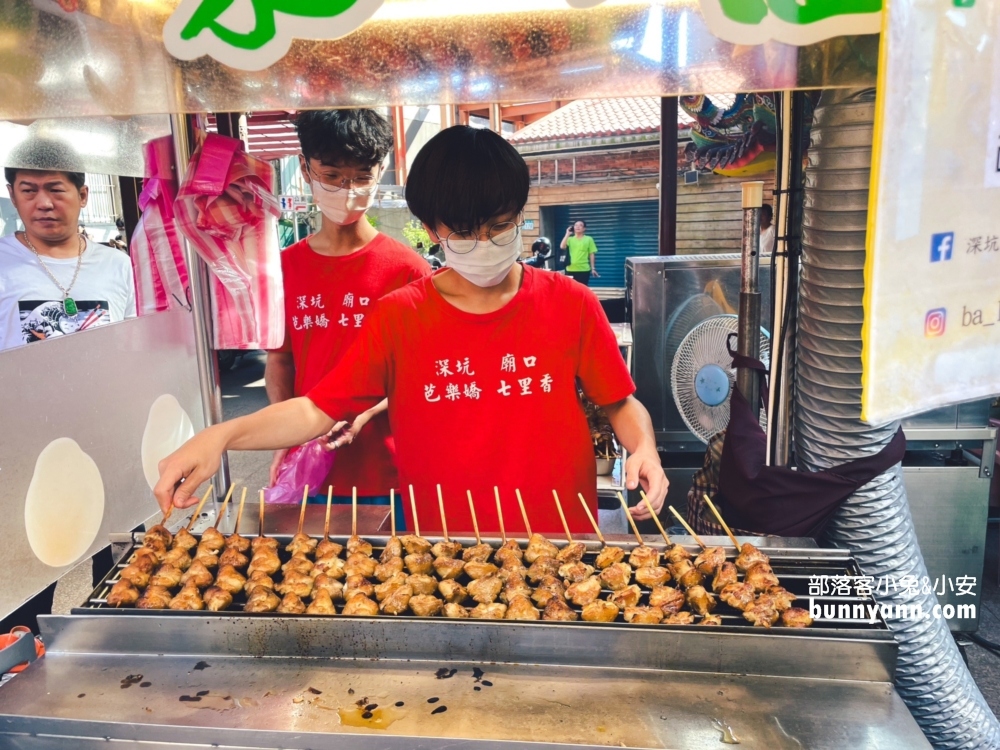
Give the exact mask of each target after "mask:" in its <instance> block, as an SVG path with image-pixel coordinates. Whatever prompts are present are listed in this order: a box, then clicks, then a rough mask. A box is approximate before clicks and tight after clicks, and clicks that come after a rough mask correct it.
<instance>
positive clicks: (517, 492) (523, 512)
mask: <svg viewBox="0 0 1000 750" xmlns="http://www.w3.org/2000/svg"><path fill="white" fill-rule="evenodd" d="M514 494H515V495H517V504H518V505H520V506H521V518H523V519H524V529H525V531H527V532H528V536H531V524H530V523H528V511H526V510H525V509H524V500H522V499H521V490H514Z"/></svg>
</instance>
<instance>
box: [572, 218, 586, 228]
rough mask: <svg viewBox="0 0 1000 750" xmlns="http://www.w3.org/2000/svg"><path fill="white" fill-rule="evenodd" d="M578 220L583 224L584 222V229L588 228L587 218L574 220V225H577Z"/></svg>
mask: <svg viewBox="0 0 1000 750" xmlns="http://www.w3.org/2000/svg"><path fill="white" fill-rule="evenodd" d="M577 221H578V222H580V223H581V224H583V228H584V229H586V228H587V221H586V220H585V219H577V220H576V221H574V222H573V225H574V226H576V222H577Z"/></svg>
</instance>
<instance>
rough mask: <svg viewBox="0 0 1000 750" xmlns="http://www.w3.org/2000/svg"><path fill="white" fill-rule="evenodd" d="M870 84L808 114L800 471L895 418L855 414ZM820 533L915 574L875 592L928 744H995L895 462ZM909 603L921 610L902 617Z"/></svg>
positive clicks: (892, 570)
mask: <svg viewBox="0 0 1000 750" xmlns="http://www.w3.org/2000/svg"><path fill="white" fill-rule="evenodd" d="M874 113H875V105H874V91H871V90H868V91H861V92H857V91H855V92H842V91H841V92H837V91H828V92H824V94H823V98H822V101H821V106H820V107H818V108H817V109H816V114H815V119H814V123H813V129H812V136H811V141H812V143H811V146H810V149H809V157H808V168H807V170H806V189H805V210H804V215H803V227H802V272H801V277H800V279H799V296H800V303H799V310H798V332H797V344H796V354H797V356H796V367H795V390H796V393H795V413H794V419H795V426H794V437H795V450H796V455H797V461H798V463H799V466H800V467H801V468H803V469H809V470H819V469H826V468H830V467H833V466H837V465H838V464H841V463H844V462H846V461H849V460H851V459H855V458H859V457H861V456H865V455H870V454H873V453H876V452H878V451H879V450H881V449H882V447H883V446H884V445H885V444H886V443H888V442H889V440H890V439H891V438H892V436H893V435H894V434H895V432H896V429H897V427H898V426H899V425H898V424H897V423H891V424H886V425H880V426H877V427H871V426H869V425H866V424H863V423H862V422H861V421H860V419H859V417H860V414H861V321H862V317H863V311H862V295H863V294H864V261H865V229H866V222H867V207H868V177H869V172H870V169H871V144H872V130H873V126H872V123H873V120H874ZM826 536H827V538H826V541H827V542H828V543H830V544H832V545H834V546H838V547H847V548H849V549H850V550H851V551H852V552H853V553H854V555H855V557H856V558H857V560H858V564H859V565H860V566H861V569H862V571H863V572H864V574H865V575H867V576H873V577H874V578H875V580H876V581H879V580H880V579H881V580H884V581H895V582H896V583H897V584H898V583H899V582H900V581H901V580H911V579H904V576H916V580H917V581H919V582H921V585H920V586H919V587H918V588H917V589H916V590H915V591H914V590H912V589H911V591H910V592H908V591H907V590H906V588H904V587H899V586H897V587H896V590H891V589H890V590H889V591H888V593H882V592H881V591H880V592H879V594H878V595H877V599H878V600H879V603H880V604H882V605H891V607H892V610H891V614H890V616H888V617H886V619H887V621H888V624H889V627H890V628H891V629H892V632H893V635H894V636H895V638H896V641H897V642H898V644H899V662H898V666H897V671H896V686H897V689H898V690H899V693H900V695H901V696H902V698H903V700H904V701H905V702H906V705H907V706H909V708H910V711H911V712H912V714H913V716H914V718H915V719H916V720H917V723H918V724H919V725H920V727H921V728H922V729H923V731H924V734H925V735H926V736H927V739H928V740H929V741H930V742H931V744H932V745H934V747H936V748H1000V723H998V722H997V719H996V717H995V716H994V715H993V713H992V712H991V711H990V709H989V706H988V705H987V704H986V701H985V700H984V699H983V696H982V694H981V693H980V692H979V688H978V687H976V684H975V682H974V681H973V679H972V675H970V674H969V670H968V669H967V668H966V666H965V664H964V662H963V661H962V657H961V654H960V653H959V651H958V647H957V646H956V645H955V641H954V639H953V638H952V637H951V634H950V632H949V631H948V626H947V623H946V621H945V620H944V619H942V618H940V617H933V616H931V613H932V612H933V608H934V605H935V604H937V598H936V596H935V595H934V592H933V590H932V588H931V586H930V585H927V580H928V576H927V567H926V565H925V564H924V559H923V555H921V554H920V546H919V544H918V543H917V537H916V534H915V532H914V529H913V520H912V518H911V516H910V508H909V505H908V504H907V501H906V488H905V487H904V486H903V473H902V467H901V466H899V465H897V466H895V467H893V468H892V469H890V470H889V471H887V472H885V473H883V474H881V475H879V476H878V477H876V478H875V479H874V480H872V481H871V482H869V483H868V484H867V485H865V486H864V487H862V488H861V489H860V490H858V491H857V492H856V493H855V494H854V495H852V496H851V497H850V498H849V499H848V500H847V501H846V502H845V503H844V505H843V506H842V507H841V508H840V510H839V511H838V512H837V514H836V516H835V517H834V519H833V521H832V522H831V523H830V526H829V528H828V530H827V533H826ZM899 605H904V606H905V607H906V608H907V609H906V611H907V612H911V611H912V608H913V607H914V606H919V607H920V610H921V611H922V612H923V613H925V614H926V615H927V618H926V619H923V618H921V619H917V620H913V619H910V618H908V617H903V618H901V617H899V616H898V615H899V609H898V606H899Z"/></svg>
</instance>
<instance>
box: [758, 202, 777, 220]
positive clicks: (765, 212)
mask: <svg viewBox="0 0 1000 750" xmlns="http://www.w3.org/2000/svg"><path fill="white" fill-rule="evenodd" d="M760 215H761V218H763V217H765V216H766V217H767V220H768V221H773V220H774V209H773V208H771V204H770V203H765V204H764V205H763V206H761V207H760Z"/></svg>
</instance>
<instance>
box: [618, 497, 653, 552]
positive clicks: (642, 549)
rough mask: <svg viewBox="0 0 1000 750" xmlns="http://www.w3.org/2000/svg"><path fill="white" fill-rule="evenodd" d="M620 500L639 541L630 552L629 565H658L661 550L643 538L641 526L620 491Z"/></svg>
mask: <svg viewBox="0 0 1000 750" xmlns="http://www.w3.org/2000/svg"><path fill="white" fill-rule="evenodd" d="M618 502H620V503H621V505H622V510H624V511H625V517H626V518H627V519H628V523H629V526H631V528H632V533H633V534H635V538H636V541H637V542H639V546H638V547H636V548H635V549H633V550H632V552H631V553H630V554H629V557H628V562H629V565H631V566H632V567H633V568H647V567H656V566H658V565H659V564H660V551H659V550H657V549H654V548H653V547H650V546H649V545H648V544H646V542H645V540H644V539H643V538H642V534H640V533H639V527H638V526H636V525H635V519H634V518H632V512H631V511H630V510H629V507H628V503H627V502H625V498H624V497H623V496H622V493H620V492H619V493H618Z"/></svg>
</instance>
